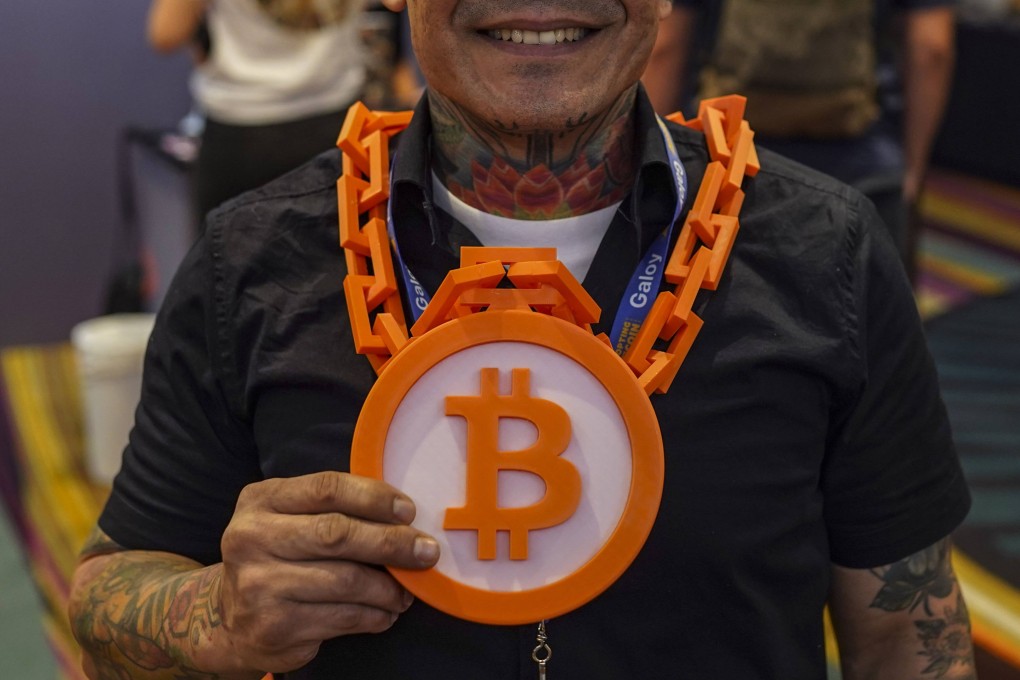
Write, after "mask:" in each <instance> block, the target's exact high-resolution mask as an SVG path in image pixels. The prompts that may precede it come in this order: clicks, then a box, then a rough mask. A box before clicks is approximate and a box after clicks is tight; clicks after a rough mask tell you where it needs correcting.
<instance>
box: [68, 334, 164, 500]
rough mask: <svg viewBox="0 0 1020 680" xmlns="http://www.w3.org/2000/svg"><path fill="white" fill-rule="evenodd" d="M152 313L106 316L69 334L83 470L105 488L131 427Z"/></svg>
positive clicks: (138, 394)
mask: <svg viewBox="0 0 1020 680" xmlns="http://www.w3.org/2000/svg"><path fill="white" fill-rule="evenodd" d="M154 321H155V315H154V314H111V315H109V316H100V317H97V318H95V319H89V320H87V321H83V322H81V323H80V324H78V325H77V326H75V327H74V328H72V329H71V344H72V346H73V347H74V350H75V356H76V357H77V361H78V375H79V377H80V379H81V395H82V408H83V411H84V416H85V418H84V421H85V469H86V471H87V472H88V474H89V476H90V477H91V478H92V479H93V480H95V481H97V482H102V483H106V484H109V483H110V482H112V481H113V477H114V475H116V474H117V471H118V470H119V469H120V460H121V454H122V453H123V452H124V447H125V446H126V445H127V441H128V433H129V432H130V431H131V426H132V424H133V423H134V416H135V408H136V407H137V406H138V398H139V396H140V395H141V392H142V364H143V360H144V357H145V347H146V345H147V344H148V340H149V335H150V334H151V333H152V325H153V323H154Z"/></svg>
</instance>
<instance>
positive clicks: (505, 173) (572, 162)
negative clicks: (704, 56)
mask: <svg viewBox="0 0 1020 680" xmlns="http://www.w3.org/2000/svg"><path fill="white" fill-rule="evenodd" d="M636 92H637V88H636V87H635V88H631V89H630V90H628V91H627V92H625V93H623V95H621V96H620V98H619V99H618V100H617V101H616V102H615V103H614V104H613V106H611V107H610V108H608V109H607V110H605V111H602V112H600V113H597V114H589V113H588V112H584V113H582V114H581V115H579V116H578V117H577V118H570V119H568V120H567V121H565V124H564V126H563V128H562V129H561V130H537V131H527V132H524V131H521V130H519V129H518V127H517V125H516V123H513V122H510V123H504V122H502V121H496V120H493V121H482V120H480V119H478V118H476V117H473V116H471V115H470V114H468V113H466V112H465V111H464V110H463V109H461V108H460V107H458V106H457V105H456V104H454V103H453V102H451V101H450V100H448V99H446V98H444V97H443V96H442V95H439V94H437V93H435V92H430V93H429V104H430V106H431V112H432V142H433V146H432V152H433V159H434V164H433V167H434V169H435V171H436V174H437V175H438V177H439V179H440V181H442V183H443V184H444V185H445V186H446V188H447V189H448V190H449V191H450V192H451V193H452V194H453V195H454V196H456V197H457V198H459V199H460V200H462V201H464V202H465V203H467V204H468V205H470V206H472V207H474V208H478V209H479V210H482V211H484V212H487V213H490V214H493V215H499V216H501V217H513V218H516V219H525V220H549V219H557V218H562V217H573V216H575V215H583V214H585V213H590V212H593V211H595V210H599V209H602V208H605V207H608V206H610V205H613V204H614V203H618V202H619V201H621V200H623V197H624V196H625V195H626V194H627V192H628V191H630V188H631V185H632V183H633V177H634V170H633V168H634V154H633V148H634V144H633V140H634V127H633V118H632V116H631V112H632V111H633V107H634V98H635V95H636Z"/></svg>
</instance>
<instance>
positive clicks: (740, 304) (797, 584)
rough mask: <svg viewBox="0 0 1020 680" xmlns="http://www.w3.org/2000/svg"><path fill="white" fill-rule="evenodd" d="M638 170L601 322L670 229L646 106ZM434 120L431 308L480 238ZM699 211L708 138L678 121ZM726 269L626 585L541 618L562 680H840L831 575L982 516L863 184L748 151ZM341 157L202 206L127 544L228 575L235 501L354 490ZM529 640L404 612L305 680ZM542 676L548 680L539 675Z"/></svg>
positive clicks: (605, 261)
mask: <svg viewBox="0 0 1020 680" xmlns="http://www.w3.org/2000/svg"><path fill="white" fill-rule="evenodd" d="M636 114H637V115H636V121H637V123H636V124H637V126H638V142H637V144H636V146H635V149H634V153H635V156H636V159H637V160H638V163H639V167H640V171H639V173H638V176H637V180H636V185H635V188H634V190H633V192H632V195H631V196H630V197H629V199H627V200H626V201H625V202H624V204H623V205H622V206H621V208H620V210H619V211H618V213H617V215H616V217H615V218H614V221H613V223H612V225H611V226H610V228H609V231H608V232H607V234H606V237H605V239H604V241H603V243H602V245H601V246H600V248H599V250H598V252H597V254H596V256H595V261H594V263H593V265H592V267H591V270H590V272H589V274H588V276H587V279H586V280H585V282H584V284H585V287H586V288H587V289H588V290H589V292H591V294H592V295H593V297H595V299H596V301H597V302H598V303H599V304H600V305H601V306H602V308H603V309H604V310H607V311H605V312H604V315H605V318H604V319H603V321H602V324H601V327H598V328H596V330H603V329H604V326H606V325H608V324H609V323H611V319H612V313H613V311H614V310H615V309H616V308H617V305H618V302H619V300H620V299H621V297H622V295H623V292H624V290H625V288H626V284H627V281H628V279H629V277H630V274H631V272H632V271H633V269H634V267H635V266H636V265H637V263H638V261H639V258H640V256H641V254H642V253H643V251H644V250H645V249H646V248H647V247H648V246H649V245H650V243H651V241H652V240H654V238H655V237H656V236H657V235H658V234H659V233H660V231H661V230H662V227H663V226H664V224H665V220H668V219H669V218H670V217H671V216H672V212H673V207H674V201H675V193H674V191H675V190H674V188H673V179H672V177H671V175H670V173H669V169H668V159H667V157H666V154H665V151H664V145H663V142H662V139H661V137H660V136H659V132H658V128H657V125H656V123H655V120H654V117H653V114H652V112H651V108H650V106H649V105H648V103H647V100H646V99H645V98H644V97H643V95H642V96H641V97H639V101H638V104H637V112H636ZM428 130H429V122H428V108H427V105H426V104H424V103H423V104H422V106H420V107H419V110H418V111H417V113H416V114H415V119H414V121H413V122H412V125H411V127H410V128H409V129H408V130H407V131H406V132H404V133H402V135H401V138H400V140H399V151H398V154H397V160H396V164H395V166H394V169H393V180H394V189H393V199H392V200H393V208H394V210H393V213H394V219H395V222H396V225H397V235H398V238H399V240H400V244H401V249H402V252H403V254H404V255H405V258H406V260H407V261H408V264H409V266H410V268H411V269H412V271H414V272H415V274H416V275H417V277H418V278H419V280H420V281H421V282H422V283H423V284H424V285H425V286H426V288H429V289H431V290H435V288H436V287H437V286H438V284H439V281H440V279H441V277H442V276H443V274H445V272H446V271H447V270H448V269H449V268H451V267H452V266H455V264H456V261H457V258H456V254H455V253H456V250H457V247H458V246H459V245H463V244H470V243H472V242H473V240H472V237H471V235H470V232H468V231H467V230H466V229H464V228H463V226H462V225H458V224H456V223H455V222H453V221H452V220H451V218H449V217H448V216H446V215H444V214H442V213H441V212H439V211H437V210H435V209H434V208H433V207H432V206H431V201H430V198H429V196H430V191H429V185H428V177H429V171H428V157H429V156H428ZM669 131H670V133H671V135H672V137H673V139H674V140H675V142H676V144H677V147H678V148H679V152H680V155H681V158H682V160H683V163H684V165H685V167H686V169H687V172H688V174H689V176H690V180H691V187H692V192H691V193H692V194H693V193H694V192H695V191H696V189H697V187H698V185H699V184H700V181H701V177H702V175H703V173H704V170H705V166H706V149H705V143H704V139H703V137H702V136H701V135H700V134H699V133H696V132H694V131H691V130H689V129H687V128H681V127H679V126H673V125H670V127H669ZM761 163H762V170H761V172H760V173H759V174H758V176H757V177H756V178H754V179H753V180H750V181H748V183H747V185H746V190H747V199H746V201H745V203H744V207H743V211H742V213H741V230H740V233H739V236H738V238H737V241H736V245H735V246H734V249H733V253H732V255H731V258H730V262H729V265H728V267H727V271H726V273H725V275H724V277H723V279H722V281H721V283H720V285H719V288H718V290H716V291H714V292H710V293H709V292H703V293H702V294H701V297H699V298H698V301H697V303H696V309H697V311H698V313H699V315H700V316H701V317H702V318H703V319H704V322H705V323H704V328H703V329H702V331H701V333H700V335H699V336H698V338H697V341H696V342H695V344H694V347H693V349H692V350H691V352H690V354H689V355H688V357H687V359H686V361H685V363H684V364H683V366H682V368H681V370H680V373H679V375H678V377H677V378H676V380H675V382H674V383H673V386H672V388H671V389H670V390H669V392H668V393H667V394H665V395H656V396H653V397H652V401H653V405H654V408H655V411H656V413H657V415H658V417H659V422H660V426H661V430H662V436H663V439H664V444H665V455H666V480H665V489H664V495H663V500H662V505H661V508H660V511H659V514H658V518H657V520H656V523H655V526H654V528H653V530H652V533H651V535H650V537H649V539H648V541H647V543H646V544H645V546H644V548H643V550H642V551H641V553H640V554H639V555H638V557H637V559H636V560H635V562H634V563H633V565H632V566H631V568H630V569H629V570H628V571H627V572H626V573H625V574H624V575H623V576H622V577H621V578H620V579H619V581H617V582H616V583H615V584H614V585H613V586H611V587H610V588H609V589H608V590H607V591H606V592H605V593H604V594H602V595H601V596H599V597H598V598H596V599H595V600H594V601H592V602H591V603H589V604H587V605H585V606H584V607H582V608H580V609H578V610H577V611H574V612H572V613H570V614H567V615H564V616H562V617H560V618H558V619H555V620H553V621H551V622H549V633H550V639H551V644H552V645H553V647H554V649H555V657H554V660H553V662H552V664H553V666H552V668H554V669H555V673H556V676H557V677H565V678H585V679H599V678H606V679H614V680H615V679H618V678H624V677H649V678H664V677H691V678H739V679H740V680H751V679H753V678H761V679H766V678H768V679H774V678H784V679H786V680H796V679H805V680H806V679H808V678H811V679H822V678H824V677H825V661H824V653H823V628H822V609H823V606H824V604H825V601H826V596H827V592H828V589H829V573H830V566H831V564H832V563H836V564H840V565H843V566H847V567H855V568H865V567H872V566H878V565H882V564H887V563H890V562H893V561H896V560H898V559H901V558H903V557H906V556H907V555H910V554H912V553H913V552H916V551H917V550H920V549H921V548H924V547H926V546H928V545H930V544H931V543H933V542H935V541H936V540H938V539H940V538H942V537H943V536H945V535H947V534H948V533H949V532H950V531H951V530H952V529H953V528H954V527H955V526H956V525H957V524H958V523H959V522H960V521H961V520H962V518H963V517H964V515H965V514H966V512H967V509H968V506H969V496H968V494H967V490H966V487H965V485H964V482H963V478H962V475H961V471H960V467H959V464H958V461H957V458H956V455H955V452H954V448H953V445H952V441H951V436H950V432H949V425H948V422H947V419H946V414H945V411H944V408H943V405H942V402H941V399H940V396H939V390H938V384H937V378H936V374H935V371H934V368H933V364H932V361H931V358H930V356H929V354H928V351H927V349H926V346H925V341H924V337H923V333H922V328H921V325H920V322H919V319H918V315H917V311H916V308H915V305H914V301H913V298H912V295H911V291H910V288H909V285H908V283H907V281H906V277H905V276H904V274H903V272H902V270H901V267H900V264H899V260H898V257H897V255H896V252H895V249H894V248H893V246H892V244H891V242H890V241H889V238H888V236H887V235H886V232H885V229H884V228H883V227H882V225H881V224H880V223H879V220H878V218H877V217H876V215H875V212H874V209H873V207H872V206H871V205H870V204H869V203H868V202H867V201H866V200H865V199H863V198H862V197H861V196H860V195H859V194H858V193H856V192H855V191H853V190H852V189H850V188H848V187H846V186H843V185H841V184H838V183H836V182H835V181H834V180H831V179H829V178H826V177H825V176H823V175H820V174H817V173H814V172H812V171H810V170H808V169H806V168H804V167H802V166H799V165H797V164H794V163H792V162H790V161H787V160H785V159H783V158H780V157H778V156H775V155H773V154H769V153H767V152H765V151H762V152H761ZM338 174H339V162H338V156H337V153H336V152H334V151H330V152H327V153H324V154H322V155H320V156H319V157H317V158H316V159H314V160H313V161H312V162H310V163H309V164H307V165H305V166H304V167H302V168H300V169H298V170H296V171H295V172H293V173H291V174H288V175H286V176H284V177H283V178H281V179H279V180H277V181H275V182H273V183H272V184H270V185H268V186H266V187H264V188H262V189H260V190H258V191H255V192H253V193H250V194H247V195H245V196H243V197H241V198H239V199H237V200H234V201H232V202H230V203H228V204H227V205H226V206H224V207H223V208H221V209H219V210H217V211H215V212H213V213H212V215H211V217H210V218H209V221H208V224H207V228H206V230H205V233H204V235H203V236H202V238H201V239H200V240H199V242H198V243H197V244H196V245H195V247H194V248H193V249H192V251H191V252H190V254H189V255H188V257H187V259H186V261H185V262H184V263H183V265H182V267H181V269H180V271H179V272H178V274H177V276H176V279H175V281H174V283H173V285H172V287H171V290H170V292H169V293H168V295H167V297H166V300H165V302H164V306H163V308H162V309H161V311H160V313H159V317H158V320H157V323H156V329H155V331H154V333H153V336H152V339H151V340H150V343H149V349H148V354H147V357H146V365H145V377H144V385H143V394H142V400H141V404H140V406H139V408H138V413H137V423H136V426H135V428H134V431H133V432H132V434H131V437H130V444H129V446H128V448H127V450H126V451H125V456H124V464H123V468H122V470H121V472H120V474H119V475H118V476H117V478H116V480H115V483H114V488H113V493H112V496H111V498H110V500H109V503H108V504H107V506H106V508H105V510H104V512H103V515H102V517H101V519H100V526H101V527H102V528H103V530H104V531H105V532H106V533H108V534H109V535H110V536H111V537H112V538H113V539H114V540H115V541H117V542H118V543H120V544H121V545H123V546H124V547H126V548H130V549H155V550H166V551H171V552H176V553H181V554H184V555H187V556H190V557H192V558H194V559H196V560H199V561H201V562H203V563H213V562H216V561H218V560H219V559H220V556H219V540H220V536H221V534H222V531H223V529H224V527H225V526H226V523H227V521H228V520H229V518H230V516H231V513H232V512H233V508H234V502H235V500H236V498H237V494H238V492H239V490H240V489H241V488H242V487H243V486H244V485H246V484H248V483H250V482H253V481H256V480H259V479H263V478H267V477H278V476H295V475H300V474H305V473H309V472H314V471H318V470H324V469H333V470H345V469H347V466H348V459H349V447H350V443H351V437H352V433H353V430H354V425H355V422H356V420H357V417H358V413H359V409H360V405H361V404H362V402H363V401H364V398H365V395H366V394H367V393H368V391H369V390H370V389H371V387H372V384H373V372H372V370H371V368H370V367H369V365H368V362H367V361H366V360H365V358H364V357H362V356H359V355H357V354H356V353H355V352H354V348H353V342H352V337H351V330H350V325H349V322H348V319H347V313H346V308H345V302H344V298H343V288H342V281H343V276H344V273H345V266H344V258H343V255H342V253H341V251H340V249H339V247H338V245H337V236H336V229H337V226H336V220H337V214H336V189H335V182H336V178H337V175H338ZM534 645H535V629H534V626H519V627H499V626H484V625H479V624H474V623H468V622H465V621H460V620H457V619H454V618H452V617H449V616H447V615H445V614H442V613H440V612H438V611H436V610H434V609H432V608H430V607H429V606H428V605H426V604H424V603H423V602H416V603H415V604H414V605H413V606H412V607H411V609H410V610H409V611H408V612H406V613H405V614H404V615H402V616H401V617H400V618H399V619H398V621H397V623H396V624H395V625H394V626H393V628H392V629H391V630H389V631H388V632H386V633H383V634H380V635H358V636H352V637H348V638H341V639H337V640H332V641H327V642H326V643H324V644H323V646H322V648H321V651H320V653H319V655H318V657H317V658H316V659H315V660H314V661H313V662H312V663H311V664H310V665H309V666H308V667H306V668H305V669H302V670H300V671H297V672H294V673H290V674H286V675H285V676H284V677H293V678H334V677H356V678H361V679H369V678H447V677H463V678H487V679H493V680H501V679H507V680H509V679H510V678H532V677H534V674H535V667H534V664H533V662H532V661H531V659H530V654H531V650H532V649H533V647H534ZM551 672H552V670H551Z"/></svg>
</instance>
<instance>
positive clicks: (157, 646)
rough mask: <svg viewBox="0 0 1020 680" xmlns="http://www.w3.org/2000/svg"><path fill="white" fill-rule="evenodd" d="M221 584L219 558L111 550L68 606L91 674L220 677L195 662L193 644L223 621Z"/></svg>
mask: <svg viewBox="0 0 1020 680" xmlns="http://www.w3.org/2000/svg"><path fill="white" fill-rule="evenodd" d="M93 544H94V545H97V546H99V545H103V543H102V541H101V540H98V541H95V542H93V541H90V545H93ZM114 545H115V544H114ZM87 548H88V546H87ZM105 552H109V550H106V551H105ZM86 554H88V553H86ZM219 588H220V569H219V567H218V566H214V567H206V568H201V566H200V565H198V564H196V563H194V562H191V561H190V560H186V559H184V558H176V557H168V556H165V555H162V554H158V553H135V552H131V553H123V554H120V555H112V556H110V558H109V559H107V560H106V563H105V564H104V566H103V567H102V569H101V570H100V571H99V572H98V573H96V574H93V575H91V576H90V578H89V579H88V583H87V585H85V586H84V587H82V588H81V592H79V593H78V594H77V595H76V597H75V601H73V602H72V605H71V610H70V611H71V623H72V626H73V629H74V633H75V637H76V638H77V639H78V640H79V642H80V643H81V644H82V647H83V649H84V650H85V652H86V654H87V657H88V662H87V665H89V666H90V667H91V670H92V674H93V675H94V676H95V677H98V678H125V677H132V678H134V677H139V678H161V677H167V678H175V679H177V678H180V679H185V680H189V679H197V678H205V679H209V678H216V677H219V676H217V675H215V674H209V673H203V672H201V671H199V670H197V669H196V668H195V663H194V660H193V659H194V655H195V653H196V650H198V649H199V648H200V647H201V646H202V645H203V644H205V643H206V642H207V641H208V639H209V638H210V636H211V635H213V634H214V633H215V632H216V629H218V628H220V627H221V626H222V620H221V618H220V611H219V606H218V602H219Z"/></svg>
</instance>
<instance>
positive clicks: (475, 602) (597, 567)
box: [351, 310, 665, 625]
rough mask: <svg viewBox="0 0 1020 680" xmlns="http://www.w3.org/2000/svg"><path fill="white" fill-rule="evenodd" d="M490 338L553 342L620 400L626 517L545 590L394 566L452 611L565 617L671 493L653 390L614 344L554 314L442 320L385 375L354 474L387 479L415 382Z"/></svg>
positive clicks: (628, 557) (362, 429)
mask: <svg viewBox="0 0 1020 680" xmlns="http://www.w3.org/2000/svg"><path fill="white" fill-rule="evenodd" d="M490 342H520V343H527V344H533V345H538V346H541V347H546V348H548V349H551V350H555V351H557V352H559V353H561V354H563V355H565V356H566V357H568V358H570V359H572V360H574V361H575V362H577V363H578V364H580V365H581V366H583V367H584V368H585V369H586V370H587V371H588V372H589V373H591V374H592V376H594V377H595V379H596V380H598V381H599V382H600V383H601V384H602V386H603V387H604V388H605V389H606V391H607V393H608V394H609V395H610V397H611V398H612V400H613V401H614V402H615V403H616V406H617V407H618V408H619V410H620V415H621V416H622V418H623V421H624V423H625V425H626V428H627V434H628V436H629V438H630V443H631V469H632V475H631V484H630V490H629V493H628V497H627V502H626V504H625V506H624V510H623V512H622V513H621V516H620V519H619V522H618V523H617V525H616V528H615V529H614V530H613V532H612V534H610V536H609V538H608V539H607V540H606V542H605V543H604V544H603V545H602V547H601V548H599V550H598V551H597V552H596V553H595V555H594V556H592V558H591V559H589V560H588V561H587V562H585V563H584V564H583V565H581V567H579V568H578V569H577V570H576V571H574V572H572V573H571V574H568V575H567V576H564V577H562V578H560V579H559V580H557V581H554V582H553V583H550V584H547V585H544V586H541V587H538V588H533V589H528V590H521V591H515V592H505V591H489V590H484V589H481V588H476V587H474V586H469V585H466V584H464V583H461V582H460V581H457V580H455V579H453V578H451V577H449V576H446V575H445V574H442V573H441V572H439V571H438V570H436V569H428V570H425V571H413V570H408V569H399V568H396V567H388V569H389V571H390V573H392V574H393V576H394V577H395V578H396V579H397V580H398V581H399V582H400V583H401V584H402V585H403V586H404V587H405V588H407V589H408V590H409V591H411V593H413V594H414V595H415V596H416V597H418V598H420V599H421V600H422V601H424V602H426V603H428V604H429V605H431V606H433V607H435V608H436V609H439V610H441V611H444V612H446V613H447V614H451V615H453V616H456V617H459V618H462V619H467V620H470V621H476V622H478V623H486V624H498V625H519V624H525V623H534V622H535V621H541V620H544V619H549V618H553V617H556V616H560V615H562V614H565V613H567V612H569V611H572V610H574V609H577V608H578V607H580V606H582V605H584V604H586V603H587V602H589V601H590V600H592V599H594V598H595V597H596V596H598V595H599V594H600V593H602V592H603V591H604V590H605V589H606V588H608V587H609V586H610V585H612V584H613V582H615V581H616V579H618V578H619V577H620V576H621V575H622V574H623V572H624V571H626V570H627V568H628V567H629V566H630V564H631V562H633V560H634V558H635V557H637V555H638V553H639V552H640V550H641V547H642V546H643V545H644V543H645V540H646V539H647V538H648V534H649V533H650V532H651V529H652V525H653V524H654V522H655V517H656V514H657V513H658V509H659V502H660V500H661V498H662V486H663V480H664V475H665V466H664V460H663V447H662V436H661V434H660V431H659V423H658V420H657V418H656V416H655V411H654V409H653V408H652V405H651V403H650V402H649V400H648V397H647V396H646V395H645V392H644V390H643V389H642V388H641V386H640V385H639V384H638V382H637V379H636V378H635V377H634V374H633V372H632V371H631V370H630V368H628V367H627V365H626V364H625V363H624V362H623V360H622V359H620V357H618V356H617V355H616V354H615V353H614V352H613V351H612V350H611V349H610V348H609V347H608V346H607V345H605V344H604V343H602V342H601V341H599V340H597V339H596V338H595V337H594V336H592V335H591V334H590V333H586V332H585V331H583V330H582V329H580V328H578V327H577V326H574V325H572V324H569V323H566V322H564V321H561V320H559V319H556V318H554V317H551V316H546V315H543V314H536V313H534V312H521V311H516V310H514V311H490V312H483V313H480V314H472V315H470V316H466V317H463V318H460V319H457V320H455V321H450V322H448V323H446V324H443V325H442V326H439V327H437V328H435V329H433V330H431V331H429V332H428V333H426V334H424V335H423V336H421V337H419V338H416V339H415V340H414V341H413V342H411V343H410V344H409V345H408V346H407V348H406V349H404V350H403V351H402V352H400V353H399V354H398V355H396V356H394V357H393V359H392V364H393V365H392V366H388V367H387V369H386V371H385V372H383V374H382V375H380V376H379V379H378V381H377V382H376V383H375V386H374V387H373V388H372V390H371V391H370V392H369V394H368V398H367V399H366V400H365V404H364V407H363V408H362V411H361V416H360V417H359V418H358V423H357V426H356V427H355V431H354V442H353V446H352V449H351V472H352V473H353V474H358V475H364V476H367V477H373V478H375V479H380V480H383V479H384V478H383V455H384V451H385V447H386V439H387V437H388V433H389V428H390V423H391V421H392V419H393V416H394V414H395V413H396V411H397V408H398V407H399V406H400V404H401V402H402V401H403V399H404V397H405V396H406V395H407V393H408V391H409V390H410V389H411V387H413V386H414V384H415V383H416V382H417V381H418V380H419V379H420V378H421V377H422V376H424V375H425V373H426V372H427V371H428V370H429V369H431V368H432V367H433V366H435V365H436V364H438V363H439V362H441V361H443V360H444V359H446V358H447V357H450V356H451V355H453V354H456V353H457V352H460V351H462V350H466V349H468V348H471V347H475V346H477V345H482V344H486V343H490Z"/></svg>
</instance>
